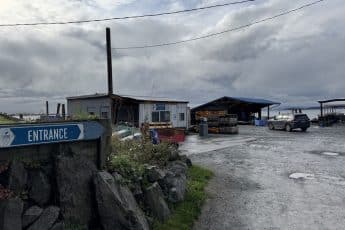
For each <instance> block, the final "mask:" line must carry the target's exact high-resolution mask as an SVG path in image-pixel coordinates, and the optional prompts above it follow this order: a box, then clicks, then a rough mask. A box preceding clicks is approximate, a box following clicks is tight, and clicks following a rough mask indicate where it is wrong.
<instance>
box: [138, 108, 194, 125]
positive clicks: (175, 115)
mask: <svg viewBox="0 0 345 230" xmlns="http://www.w3.org/2000/svg"><path fill="white" fill-rule="evenodd" d="M154 105H155V103H142V104H140V105H139V124H141V123H143V122H152V112H153V111H155V110H154ZM165 111H170V121H171V122H172V125H173V127H183V128H187V127H188V125H187V124H188V114H187V104H186V103H171V104H169V103H165ZM180 113H183V114H184V120H183V121H181V120H180Z"/></svg>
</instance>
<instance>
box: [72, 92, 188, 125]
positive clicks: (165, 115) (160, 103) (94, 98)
mask: <svg viewBox="0 0 345 230" xmlns="http://www.w3.org/2000/svg"><path fill="white" fill-rule="evenodd" d="M187 105H188V101H180V100H171V99H165V98H148V97H132V96H130V97H128V96H120V95H115V94H111V95H108V94H93V95H85V96H76V97H68V98H67V110H68V115H69V116H70V117H73V116H76V115H82V114H90V115H96V116H98V117H100V118H109V119H110V118H111V119H112V121H113V123H119V122H130V123H132V124H134V125H135V126H137V127H139V126H140V124H142V123H144V122H149V123H158V122H170V123H171V124H172V126H173V127H175V128H188V124H189V115H188V114H189V110H188V106H187Z"/></svg>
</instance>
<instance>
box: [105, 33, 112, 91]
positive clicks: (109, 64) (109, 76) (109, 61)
mask: <svg viewBox="0 0 345 230" xmlns="http://www.w3.org/2000/svg"><path fill="white" fill-rule="evenodd" d="M106 42H107V66H108V94H109V95H112V94H113V67H112V57H111V35H110V28H109V27H107V28H106Z"/></svg>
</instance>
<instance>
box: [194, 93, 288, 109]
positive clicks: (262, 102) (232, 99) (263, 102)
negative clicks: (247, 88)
mask: <svg viewBox="0 0 345 230" xmlns="http://www.w3.org/2000/svg"><path fill="white" fill-rule="evenodd" d="M222 100H228V101H229V103H230V102H237V103H242V104H251V105H252V104H255V105H258V106H261V107H267V106H269V105H280V104H281V103H280V102H275V101H269V100H265V99H259V98H245V97H227V96H224V97H220V98H218V99H216V100H213V101H210V102H207V103H205V104H202V105H199V106H197V107H195V108H193V110H195V109H198V108H201V107H204V106H207V105H211V104H213V103H216V102H217V101H222Z"/></svg>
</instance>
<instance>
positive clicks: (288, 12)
mask: <svg viewBox="0 0 345 230" xmlns="http://www.w3.org/2000/svg"><path fill="white" fill-rule="evenodd" d="M323 1H325V0H318V1H314V2H311V3H308V4H305V5H302V6H300V7H298V8H295V9H292V10H288V11H284V12H282V13H280V14H277V15H274V16H271V17H268V18H264V19H261V20H258V21H254V22H251V23H248V24H245V25H242V26H238V27H235V28H230V29H227V30H223V31H221V32H217V33H211V34H207V35H204V36H199V37H195V38H190V39H185V40H179V41H174V42H166V43H160V44H154V45H142V46H128V47H114V48H112V49H115V50H129V49H144V48H154V47H162V46H171V45H177V44H181V43H186V42H192V41H196V40H201V39H205V38H209V37H214V36H218V35H222V34H225V33H229V32H234V31H237V30H241V29H244V28H248V27H250V26H253V25H256V24H260V23H263V22H266V21H270V20H273V19H275V18H279V17H282V16H285V15H288V14H291V13H294V12H296V11H299V10H302V9H304V8H307V7H311V6H313V5H316V4H318V3H321V2H323Z"/></svg>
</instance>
